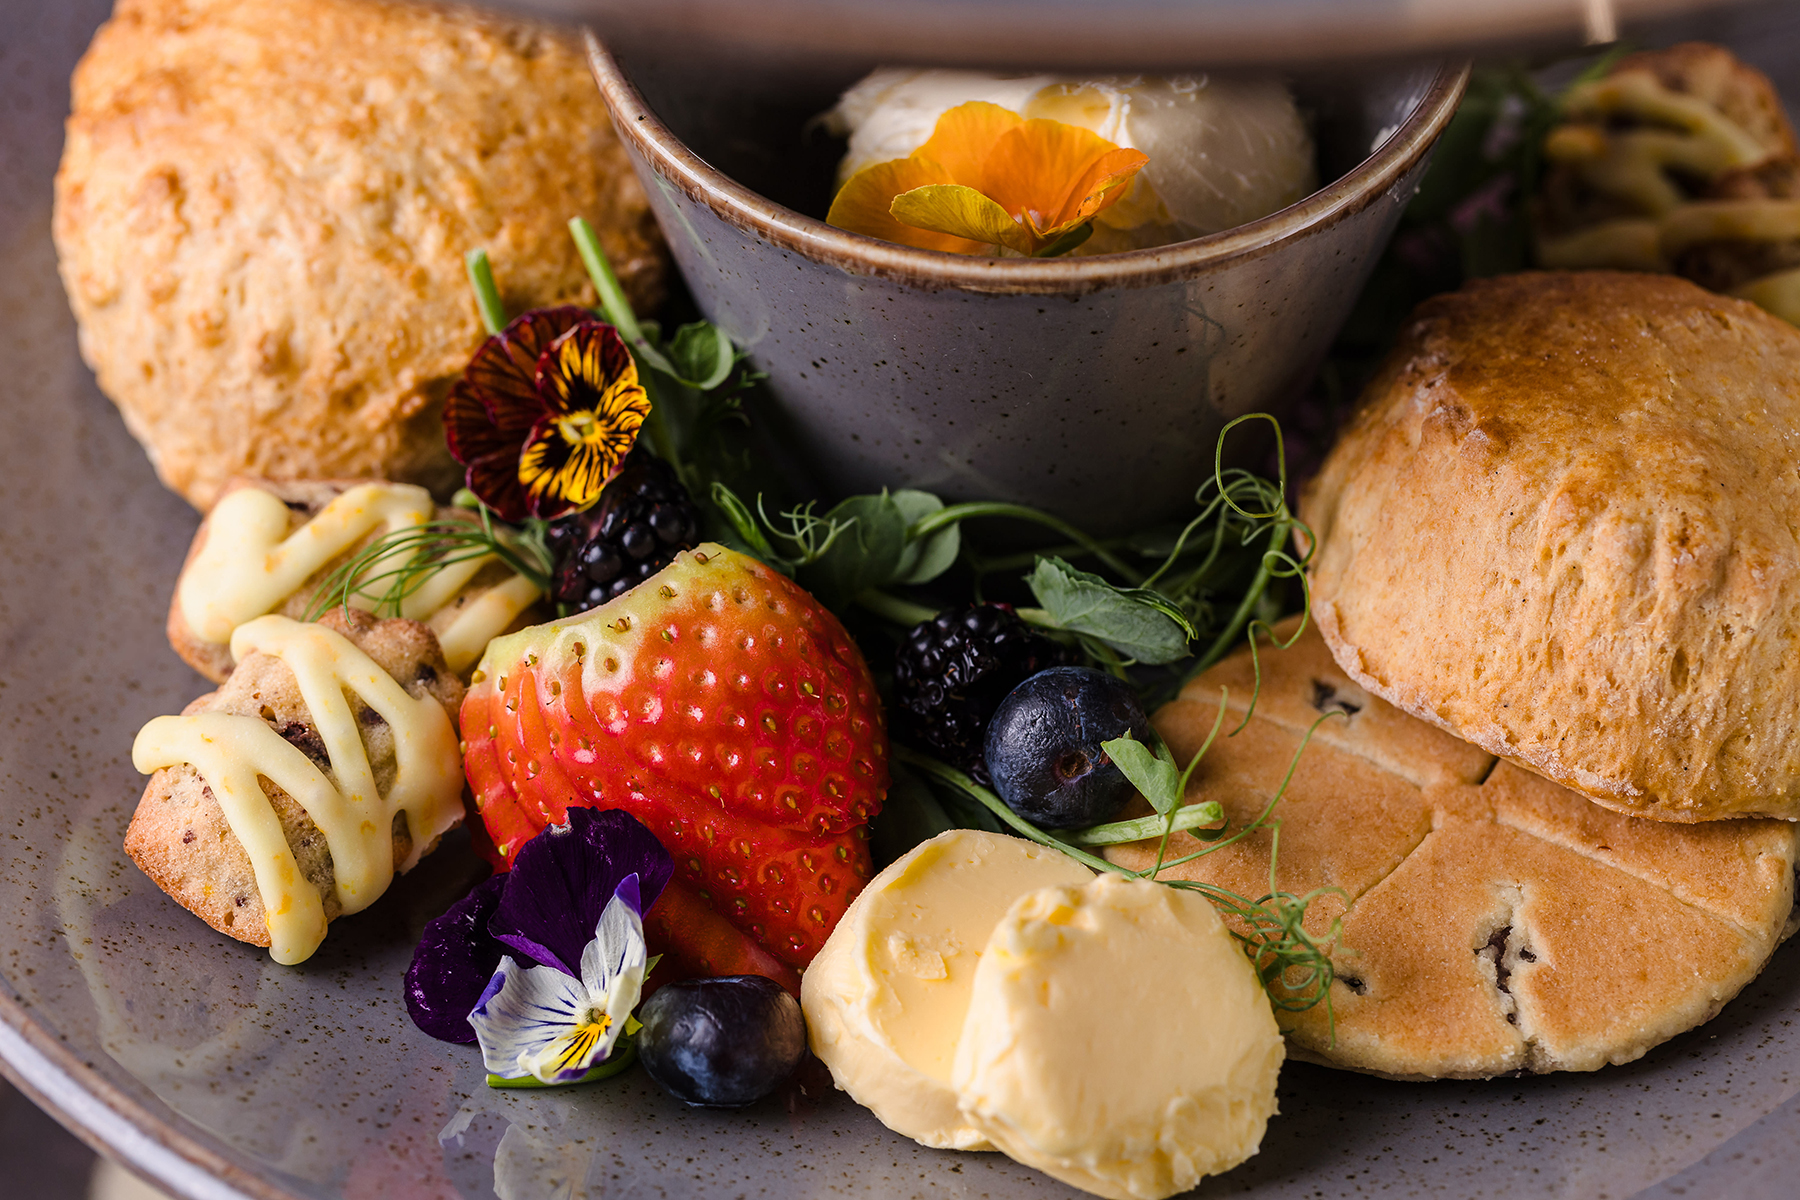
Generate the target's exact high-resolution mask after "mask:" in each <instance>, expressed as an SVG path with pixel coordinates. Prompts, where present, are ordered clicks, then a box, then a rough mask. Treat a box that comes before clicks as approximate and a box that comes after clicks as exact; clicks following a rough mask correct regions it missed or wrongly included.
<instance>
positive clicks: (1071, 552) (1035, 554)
mask: <svg viewBox="0 0 1800 1200" xmlns="http://www.w3.org/2000/svg"><path fill="white" fill-rule="evenodd" d="M1100 544H1101V545H1103V546H1106V547H1107V548H1108V549H1111V548H1112V547H1114V546H1119V545H1123V544H1124V543H1122V542H1118V541H1113V542H1101V543H1100ZM1090 553H1092V552H1091V551H1090V550H1089V549H1088V548H1087V547H1086V546H1082V545H1078V544H1076V543H1075V542H1070V543H1069V544H1068V545H1066V546H1047V547H1045V548H1044V549H1042V550H1028V551H1026V552H1024V553H1022V554H1001V555H998V556H996V557H994V558H984V559H982V560H981V562H980V567H981V569H982V570H983V571H984V572H988V573H993V572H998V571H1016V570H1019V569H1020V568H1023V567H1030V566H1033V565H1034V564H1036V562H1037V560H1038V559H1040V558H1081V557H1083V556H1085V555H1088V554H1090Z"/></svg>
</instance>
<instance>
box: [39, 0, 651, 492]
mask: <svg viewBox="0 0 1800 1200" xmlns="http://www.w3.org/2000/svg"><path fill="white" fill-rule="evenodd" d="M72 89H73V111H72V113H71V114H70V116H69V121H68V131H67V132H68V136H67V140H66V145H65V148H64V151H63V159H62V165H61V168H60V169H59V170H58V172H57V176H56V210H55V220H54V232H55V235H56V247H57V256H58V260H59V262H60V266H61V271H62V278H63V283H64V286H65V288H66V290H67V291H68V294H69V302H70V305H71V307H72V308H73V309H74V311H75V316H76V319H77V320H78V322H79V323H80V332H81V350H82V354H83V356H84V357H85V358H86V360H87V362H88V363H89V365H91V366H92V367H93V369H94V372H95V374H96V375H97V376H98V378H99V381H100V387H101V389H102V390H103V391H104V392H106V394H107V395H108V396H109V397H111V398H112V400H113V402H114V403H116V404H117V405H118V406H119V409H120V411H121V412H122V413H123V415H124V417H125V422H126V425H127V426H128V427H129V428H130V430H131V432H132V434H133V436H135V437H136V438H137V439H138V440H139V441H140V442H142V443H143V444H144V446H145V448H146V450H147V451H148V452H149V454H150V458H151V460H152V462H153V463H154V465H155V467H156V469H157V473H158V474H159V475H160V476H161V477H162V479H163V481H164V482H165V483H166V484H167V485H168V486H169V487H171V488H173V489H174V490H175V491H177V492H179V493H181V494H182V495H183V496H185V497H186V498H187V499H188V500H189V501H190V502H192V503H193V504H194V505H195V506H196V507H198V508H201V509H205V508H208V507H210V506H211V504H212V502H213V499H214V498H215V497H216V495H217V494H218V492H219V489H220V488H221V487H222V486H223V485H224V483H225V481H226V480H227V479H229V478H231V477H232V476H233V475H256V476H260V477H263V478H267V479H333V478H358V477H361V478H382V479H393V480H398V481H402V482H408V483H420V484H424V485H425V486H427V487H431V488H436V489H440V490H445V489H448V488H450V487H452V486H454V484H455V482H456V481H457V480H458V479H460V477H461V474H462V472H461V469H460V468H459V467H457V465H456V463H455V462H454V461H453V460H452V459H451V457H450V455H449V452H448V451H447V450H446V449H445V445H444V431H443V425H442V421H441V414H442V410H443V404H444V399H445V397H446V396H447V395H448V393H449V390H450V387H451V385H452V383H453V382H454V381H455V379H456V377H457V376H458V375H459V374H460V373H461V371H462V369H463V367H464V366H465V365H466V364H467V362H468V360H469V356H470V355H471V354H472V353H474V351H475V349H476V348H477V347H478V346H479V345H480V343H481V339H482V336H483V334H482V326H481V321H480V319H479V316H478V313H477V310H476V306H475V300H474V296H473V293H472V292H471V290H470V288H469V284H468V280H467V277H466V275H465V272H464V265H463V256H464V254H466V253H467V252H469V251H471V250H474V249H477V248H485V249H486V250H487V252H488V254H489V256H490V257H491V259H492V260H493V265H494V273H495V276H496V280H497V282H498V285H499V288H500V292H501V296H502V299H503V300H504V301H505V303H506V305H507V307H508V309H509V310H510V311H511V312H513V313H515V314H516V313H518V312H520V311H522V310H523V309H525V308H529V307H532V306H536V305H549V304H563V303H589V304H591V303H593V301H594V299H595V297H594V292H593V288H592V285H591V284H589V283H588V280H587V276H586V273H585V272H584V271H583V269H582V265H581V261H580V258H579V256H578V254H577V252H576V249H575V245H574V243H573V241H572V240H571V239H570V236H569V231H568V227H567V222H568V220H569V218H571V217H577V216H580V217H586V218H587V219H588V220H589V221H590V222H591V223H592V224H593V225H594V227H595V229H596V231H597V233H598V235H599V238H600V242H601V245H602V246H603V247H604V249H605V251H606V254H607V256H608V257H609V258H610V259H611V260H612V263H613V265H614V267H615V268H616V269H617V270H618V273H619V276H620V278H621V280H622V281H623V283H624V286H625V289H626V291H627V292H628V293H629V294H630V296H631V299H632V301H633V303H635V304H637V305H639V306H640V307H647V306H649V305H651V304H654V303H656V302H657V301H658V299H659V298H660V295H661V293H662V288H663V279H664V275H665V272H666V261H665V256H664V251H663V246H662V239H661V237H660V235H659V234H658V233H657V230H656V226H655V222H654V220H653V219H652V218H651V216H650V213H649V207H648V202H647V201H646V199H645V197H644V193H643V189H642V188H641V187H640V185H639V184H638V181H637V178H636V176H635V175H634V174H633V173H632V170H631V166H630V163H629V161H628V160H627V158H626V156H625V151H624V149H623V147H622V146H620V144H619V141H618V139H617V137H616V136H614V134H613V130H612V126H611V124H610V122H609V121H608V119H607V115H606V109H605V107H604V105H603V104H602V103H601V101H600V97H599V94H598V92H597V91H596V90H595V88H594V82H593V78H592V76H591V75H590V73H589V71H588V68H587V65H586V62H585V61H584V59H583V56H582V54H581V52H580V49H579V47H578V46H577V45H576V44H575V43H574V41H573V39H572V38H570V37H569V36H568V35H567V34H565V33H562V32H557V31H552V30H548V29H545V28H541V27H536V26H529V25H523V24H520V23H518V22H516V21H510V20H506V19H503V18H499V17H493V16H487V15H483V14H480V13H477V12H475V11H473V10H471V9H465V8H451V7H440V6H436V5H427V4H406V3H394V2H392V0H118V4H117V6H116V8H115V10H114V12H113V15H112V19H111V20H110V21H108V22H107V23H106V24H105V25H104V26H102V27H101V29H100V31H99V32H98V33H97V34H96V35H95V37H94V42H93V45H92V46H90V47H89V49H88V51H87V54H86V55H85V56H84V57H83V58H82V60H81V63H80V65H79V66H78V67H77V68H76V71H75V75H74V80H73V85H72Z"/></svg>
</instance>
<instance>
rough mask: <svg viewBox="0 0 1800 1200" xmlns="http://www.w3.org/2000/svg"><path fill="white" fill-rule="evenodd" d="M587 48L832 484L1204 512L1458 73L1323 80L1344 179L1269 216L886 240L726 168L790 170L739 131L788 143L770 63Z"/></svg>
mask: <svg viewBox="0 0 1800 1200" xmlns="http://www.w3.org/2000/svg"><path fill="white" fill-rule="evenodd" d="M590 49H591V51H592V54H591V57H592V60H593V64H594V71H595V76H596V78H597V79H598V80H599V81H600V88H601V93H602V94H603V95H604V96H605V97H606V99H607V104H608V106H609V107H610V109H611V111H612V114H613V121H614V124H615V125H617V126H618V128H619V129H620V130H621V132H622V133H623V134H624V136H625V144H626V147H627V149H628V150H630V152H631V155H632V162H633V165H634V166H636V167H637V170H638V175H639V177H640V178H641V179H642V180H643V182H644V185H645V188H646V190H647V191H648V192H649V194H650V203H651V206H652V208H653V209H654V211H655V213H656V216H657V220H658V221H659V222H660V223H661V225H662V227H663V231H664V233H665V234H666V235H667V236H668V239H669V245H670V248H671V250H672V252H673V254H674V257H675V261H676V262H677V263H678V264H679V265H680V267H681V271H682V274H683V275H684V276H685V277H686V278H687V281H688V284H689V286H690V287H692V289H693V291H694V295H695V298H696V300H697V301H698V302H699V305H700V308H701V310H702V311H703V312H704V313H705V314H706V316H707V317H708V318H709V319H711V320H712V321H714V322H715V323H717V324H718V325H720V326H721V327H723V328H724V329H725V330H726V331H727V332H729V333H730V334H731V335H732V336H733V337H734V338H736V339H737V341H738V342H739V344H741V345H743V346H745V347H746V348H747V349H748V350H749V353H750V356H751V360H752V361H753V362H754V363H755V365H756V367H757V368H758V369H759V370H762V371H764V372H766V373H767V375H768V377H769V380H768V386H769V390H770V392H771V394H772V396H773V398H774V401H775V403H776V405H777V406H778V407H779V409H780V410H781V411H782V412H783V414H784V415H785V416H786V417H787V418H788V419H789V421H790V423H791V425H792V427H793V428H794V429H795V430H796V432H797V435H798V436H797V441H798V443H799V445H800V447H801V448H802V450H803V453H804V457H805V458H806V460H807V462H808V465H809V466H810V467H811V468H812V471H813V473H814V475H815V476H816V477H817V478H819V479H821V480H823V482H824V483H825V485H826V487H827V488H828V489H831V490H833V491H835V492H837V493H839V494H847V493H850V492H853V491H866V490H869V489H871V488H872V487H916V488H924V489H926V490H927V491H932V492H936V493H938V494H939V495H942V496H944V497H945V498H946V499H951V500H1004V501H1010V502H1014V503H1021V504H1030V505H1034V506H1037V507H1040V508H1045V509H1049V510H1050V511H1052V512H1055V513H1057V514H1058V515H1060V516H1063V517H1066V518H1068V519H1070V520H1073V521H1076V522H1078V523H1080V524H1083V525H1086V526H1088V527H1089V528H1093V529H1096V530H1098V531H1101V532H1111V531H1114V530H1123V529H1133V528H1141V527H1142V526H1143V525H1144V524H1145V523H1147V522H1151V521H1156V520H1162V519H1171V518H1176V517H1180V516H1185V515H1186V514H1187V513H1188V512H1189V511H1191V501H1192V497H1193V495H1194V491H1195V489H1196V488H1197V487H1198V486H1199V485H1200V484H1201V483H1202V482H1203V481H1204V480H1206V479H1207V478H1208V477H1210V475H1211V474H1212V470H1213V452H1214V448H1215V446H1216V443H1217V440H1218V436H1219V430H1220V428H1221V427H1222V426H1223V425H1224V423H1225V422H1227V421H1229V420H1230V419H1231V418H1233V417H1237V416H1240V415H1242V414H1244V413H1248V412H1257V411H1265V412H1273V413H1275V414H1276V415H1278V416H1283V417H1285V416H1286V415H1287V414H1288V412H1289V409H1290V406H1291V404H1292V401H1293V400H1294V398H1295V396H1296V394H1297V393H1298V391H1299V390H1300V388H1301V387H1302V386H1303V385H1304V384H1305V382H1306V380H1307V379H1309V378H1310V377H1311V375H1312V372H1313V370H1314V369H1315V368H1316V367H1317V365H1318V362H1319V360H1320V358H1321V357H1322V356H1323V355H1324V353H1325V350H1326V348H1327V346H1328V345H1329V344H1330V342H1331V339H1332V337H1333V336H1335V334H1336V333H1337V330H1338V327H1339V326H1340V325H1341V324H1342V323H1343V321H1344V318H1345V317H1346V316H1347V315H1348V314H1349V311H1350V305H1351V303H1352V302H1353V301H1354V300H1355V298H1356V295H1357V293H1358V292H1359V291H1360V290H1361V289H1362V285H1363V283H1364V282H1366V280H1367V279H1368V275H1369V272H1370V271H1371V270H1373V268H1374V265H1375V261H1376V258H1377V257H1378V256H1379V255H1380V253H1381V250H1382V248H1383V247H1384V246H1385V245H1386V244H1387V239H1388V237H1389V236H1390V235H1391V234H1392V233H1393V230H1394V226H1395V224H1396V222H1397V221H1398V220H1399V218H1400V214H1401V211H1402V209H1403V208H1404V207H1405V204H1406V201H1407V200H1409V199H1410V198H1411V197H1412V194H1413V191H1414V189H1415V186H1416V184H1417V182H1418V178H1419V176H1420V174H1421V173H1422V172H1423V170H1424V168H1425V164H1426V161H1427V159H1428V157H1429V154H1430V149H1431V145H1432V143H1433V141H1434V140H1435V139H1436V137H1437V135H1438V133H1439V132H1441V131H1442V128H1443V125H1444V123H1445V122H1446V121H1448V119H1449V116H1450V114H1451V113H1452V112H1453V111H1454V110H1455V107H1456V101H1457V98H1458V97H1459V96H1460V95H1461V93H1462V84H1463V77H1464V76H1463V72H1462V71H1461V69H1460V68H1453V67H1444V68H1441V69H1439V68H1409V69H1405V70H1391V71H1386V72H1379V73H1376V74H1375V75H1374V76H1372V77H1371V78H1370V79H1368V80H1366V81H1363V82H1361V83H1359V84H1356V85H1353V86H1346V85H1340V86H1338V87H1336V88H1332V89H1327V90H1325V91H1323V92H1321V93H1315V94H1313V95H1310V96H1308V95H1306V94H1305V93H1303V94H1302V99H1303V102H1305V103H1306V104H1307V106H1308V107H1310V108H1312V109H1314V110H1315V111H1316V112H1317V113H1318V116H1319V119H1318V121H1317V129H1318V139H1319V142H1320V157H1321V160H1322V166H1323V169H1322V170H1321V177H1322V178H1324V179H1327V180H1331V182H1329V183H1327V184H1326V185H1325V187H1323V188H1322V189H1321V190H1320V191H1319V192H1317V193H1315V194H1314V195H1312V196H1310V197H1308V198H1307V199H1305V200H1303V201H1301V202H1299V203H1297V204H1295V205H1292V206H1290V207H1289V208H1286V209H1283V210H1281V211H1280V212H1278V213H1275V214H1272V215H1271V216H1269V217H1266V218H1264V219H1262V220H1260V221H1256V222H1252V223H1251V224H1249V225H1245V226H1241V227H1239V228H1237V229H1233V230H1228V231H1226V232H1224V233H1220V234H1215V235H1213V236H1211V237H1206V238H1201V239H1198V240H1196V241H1191V242H1183V243H1180V244H1178V245H1174V246H1166V247H1161V248H1157V249H1153V250H1141V251H1136V252H1133V253H1129V254H1117V255H1107V256H1095V257H1089V258H1060V259H1050V260H1044V259H1037V260H1030V259H1006V260H1002V259H985V258H971V257H967V256H959V255H949V254H939V253H935V252H932V251H925V250H915V249H912V248H911V247H905V246H896V245H893V244H891V243H886V242H880V241H877V240H875V239H873V238H867V237H863V236H860V235H857V234H851V233H847V232H845V231H843V230H839V229H834V228H832V227H830V226H828V225H826V224H824V223H823V222H822V221H818V220H814V219H812V218H810V217H807V216H805V215H803V214H802V213H799V212H795V211H794V210H793V209H791V208H787V207H784V206H783V205H781V204H777V203H775V202H773V201H771V200H769V199H765V198H764V197H763V196H762V195H759V194H757V193H756V192H754V191H752V190H750V187H747V186H745V184H747V183H750V182H751V180H750V179H744V178H733V177H732V176H731V175H728V174H727V173H726V172H727V170H731V169H736V170H738V171H739V172H740V174H741V175H749V176H752V178H754V177H755V176H759V175H760V176H778V175H779V174H780V167H779V166H777V167H776V168H775V170H772V171H771V170H769V169H768V168H766V167H765V166H763V164H760V163H756V162H753V161H746V159H745V156H743V155H742V154H741V153H739V152H737V151H736V150H735V149H734V147H735V146H737V145H740V144H743V143H746V142H750V141H753V140H754V139H756V138H758V137H761V138H763V139H764V140H765V141H767V142H768V143H769V144H771V145H773V146H775V147H777V149H776V150H775V151H774V154H775V156H776V158H777V159H779V158H780V157H781V156H782V154H783V153H784V150H783V149H781V147H782V146H783V145H784V143H783V140H782V139H783V132H782V131H781V130H780V126H779V123H778V121H772V120H771V114H770V112H769V111H768V110H767V109H766V108H765V107H764V106H763V105H762V104H761V103H759V98H758V96H757V89H758V88H759V87H762V88H766V87H768V86H769V84H768V82H767V81H766V80H760V79H757V78H754V77H750V78H747V79H745V80H743V81H742V82H739V81H738V80H735V79H726V80H724V81H722V82H721V81H717V80H713V81H707V82H705V83H700V84H697V83H696V81H695V80H694V79H693V78H692V77H691V76H683V75H679V74H673V73H671V72H670V71H669V69H668V68H667V67H666V66H662V65H659V66H658V67H649V66H646V67H642V68H635V67H633V66H632V65H631V64H629V63H622V62H621V61H620V60H617V59H614V58H613V57H611V56H610V55H608V54H607V53H606V51H605V50H603V49H602V48H600V47H599V45H598V44H597V43H591V44H590ZM833 99H834V95H833V93H831V92H829V91H827V92H825V93H822V94H820V95H818V96H817V97H815V99H814V101H813V103H814V107H815V109H823V108H828V107H830V105H831V103H832V101H833ZM788 103H789V105H790V106H791V105H793V104H795V103H797V101H794V100H791V101H789V102H788ZM798 128H799V124H798V122H796V123H795V124H794V126H793V129H794V131H795V132H791V133H788V134H787V135H786V136H787V137H789V138H793V139H794V140H795V141H797V140H798V138H797V130H798ZM1371 146H1377V149H1376V150H1375V152H1374V153H1373V155H1370V154H1369V151H1370V148H1371ZM1365 156H1366V161H1365ZM1340 174H1341V177H1339V178H1333V177H1334V176H1338V175H1340ZM826 199H827V195H826V194H825V193H824V192H823V191H821V194H820V195H819V196H817V197H816V198H815V202H816V203H817V204H820V205H822V204H823V203H824V202H825V200H826ZM1242 448H1243V447H1241V446H1240V449H1242Z"/></svg>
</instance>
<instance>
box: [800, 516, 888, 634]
mask: <svg viewBox="0 0 1800 1200" xmlns="http://www.w3.org/2000/svg"><path fill="white" fill-rule="evenodd" d="M824 519H825V520H826V521H828V522H830V523H831V524H833V525H837V526H842V527H843V529H844V532H843V534H842V535H841V536H839V537H837V538H835V539H834V540H833V541H832V542H831V544H830V545H829V546H828V547H826V548H825V549H823V550H822V551H821V553H820V554H819V555H818V556H817V557H816V558H815V559H814V560H813V561H812V563H810V564H809V565H808V566H807V567H806V568H805V572H804V578H803V579H802V580H801V583H802V585H803V586H804V587H806V589H807V590H808V591H811V592H813V593H814V594H815V595H817V596H818V597H819V598H820V600H822V601H823V602H824V603H825V605H826V606H827V607H829V608H838V607H841V606H842V605H843V604H846V603H848V602H849V601H850V600H852V599H854V598H855V597H856V596H857V594H858V593H860V592H864V591H866V590H868V589H869V588H878V587H881V586H882V585H883V584H886V583H887V582H889V581H890V580H892V579H893V578H894V576H895V574H896V572H897V571H898V569H899V566H900V559H901V554H902V552H903V551H904V550H905V548H906V527H907V524H908V522H907V519H906V516H905V514H904V513H902V512H901V511H900V506H899V505H898V504H896V503H894V498H893V497H892V496H890V495H889V494H888V493H886V492H882V493H880V494H879V495H867V496H851V497H850V498H849V499H848V500H845V501H843V502H842V503H840V504H838V505H837V506H836V507H835V508H833V509H831V510H830V511H829V512H827V513H826V514H825V518H824Z"/></svg>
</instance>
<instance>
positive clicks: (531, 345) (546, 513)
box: [444, 306, 650, 521]
mask: <svg viewBox="0 0 1800 1200" xmlns="http://www.w3.org/2000/svg"><path fill="white" fill-rule="evenodd" d="M649 414H650V397H649V396H648V395H647V394H646V393H645V391H644V386H643V384H642V383H641V382H640V381H639V379H638V372H637V364H636V363H635V362H634V361H633V360H632V357H631V352H630V351H629V350H628V349H626V346H625V342H624V340H623V339H621V338H620V337H619V333H618V331H617V330H616V329H614V328H613V327H612V326H611V325H608V324H606V323H605V322H603V321H597V320H595V319H594V317H593V315H592V314H591V313H589V312H588V310H586V309H584V308H576V307H574V306H565V307H562V308H539V309H533V310H532V311H530V312H528V313H524V314H523V315H521V316H519V317H518V318H517V319H516V320H514V321H513V322H512V323H511V324H509V325H508V326H507V327H506V328H505V329H503V330H501V331H500V332H499V333H497V334H495V335H494V336H493V337H491V338H489V339H488V340H487V341H486V342H485V343H483V344H482V347H481V349H480V350H478V351H476V352H475V357H474V358H473V359H471V360H470V361H469V365H468V368H467V369H466V370H464V372H463V376H462V378H461V379H460V380H458V381H457V384H456V386H455V387H454V388H453V389H452V390H451V392H450V400H449V403H448V404H446V405H445V406H444V432H445V436H446V439H447V440H448V442H449V445H450V453H451V454H452V455H454V456H455V458H456V461H457V462H459V463H461V464H463V466H464V467H466V468H467V469H468V473H467V482H468V486H469V490H470V491H472V492H474V493H475V494H476V495H477V496H479V497H480V498H481V500H482V503H484V504H486V505H487V506H488V507H489V508H491V509H493V510H494V512H495V514H496V515H497V516H499V517H500V518H501V519H503V520H507V521H520V520H523V519H524V518H525V517H527V516H533V517H542V518H544V519H545V520H550V519H553V518H556V517H560V516H564V515H566V514H568V513H572V512H578V511H580V510H581V509H584V508H586V507H588V506H589V505H590V504H592V503H593V502H594V501H595V500H597V499H599V498H600V490H601V489H602V488H604V487H605V486H606V483H607V481H608V480H610V479H611V478H612V477H613V476H614V475H615V474H617V473H618V470H619V466H620V464H621V463H622V462H624V460H625V455H626V454H627V453H629V452H630V450H631V447H632V445H633V444H634V443H635V442H636V441H637V435H638V431H639V429H641V428H642V427H643V424H644V418H645V417H647V416H649Z"/></svg>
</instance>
